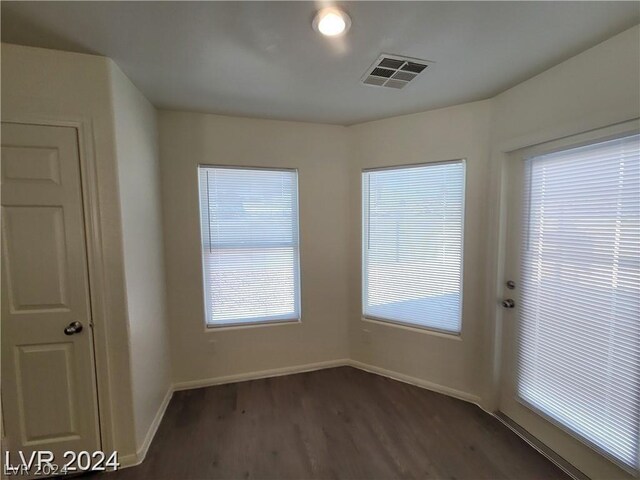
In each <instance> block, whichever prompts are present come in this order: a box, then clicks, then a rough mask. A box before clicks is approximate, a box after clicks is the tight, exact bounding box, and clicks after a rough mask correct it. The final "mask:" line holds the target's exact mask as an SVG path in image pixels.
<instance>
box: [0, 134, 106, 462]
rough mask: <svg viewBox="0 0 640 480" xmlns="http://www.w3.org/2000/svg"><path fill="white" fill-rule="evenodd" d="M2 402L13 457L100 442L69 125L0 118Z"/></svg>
mask: <svg viewBox="0 0 640 480" xmlns="http://www.w3.org/2000/svg"><path fill="white" fill-rule="evenodd" d="M76 322H78V323H76ZM73 325H76V328H75V329H74V328H73ZM80 325H82V329H81V330H80V328H79V326H80ZM70 326H71V327H72V328H69V327H70ZM74 330H75V333H74ZM2 403H3V417H4V422H5V428H6V431H5V434H6V436H7V445H8V449H9V450H10V452H11V454H12V457H11V458H12V460H14V461H15V460H17V457H16V455H17V452H18V451H22V452H24V454H25V455H30V454H31V452H33V451H35V450H48V451H52V452H54V454H55V456H56V463H57V462H60V463H62V460H63V453H64V452H65V451H67V450H73V451H80V450H87V451H95V450H99V449H100V438H99V428H98V407H97V394H96V382H95V369H94V356H93V340H92V331H91V311H90V304H89V282H88V272H87V256H86V244H85V230H84V222H83V208H82V188H81V181H80V163H79V156H78V141H77V134H76V130H75V129H74V128H68V127H54V126H39V125H20V124H11V123H3V124H2ZM12 464H13V462H12Z"/></svg>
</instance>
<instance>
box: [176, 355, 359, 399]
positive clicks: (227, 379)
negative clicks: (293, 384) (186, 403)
mask: <svg viewBox="0 0 640 480" xmlns="http://www.w3.org/2000/svg"><path fill="white" fill-rule="evenodd" d="M349 362H350V360H349V359H346V358H343V359H338V360H327V361H325V362H316V363H306V364H302V365H294V366H291V367H282V368H273V369H269V370H260V371H257V372H247V373H238V374H235V375H226V376H224V377H211V378H203V379H201V380H190V381H186V382H178V383H174V385H173V390H174V391H176V392H177V391H180V390H191V389H193V388H202V387H211V386H214V385H223V384H225V383H236V382H245V381H247V380H258V379H261V378H270V377H281V376H283V375H291V374H294V373H304V372H312V371H314V370H323V369H325V368H333V367H344V366H346V365H349V364H350V363H349Z"/></svg>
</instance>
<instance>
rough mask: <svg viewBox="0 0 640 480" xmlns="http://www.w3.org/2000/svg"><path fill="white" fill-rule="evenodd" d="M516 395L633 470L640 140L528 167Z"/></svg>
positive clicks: (639, 402) (639, 410)
mask: <svg viewBox="0 0 640 480" xmlns="http://www.w3.org/2000/svg"><path fill="white" fill-rule="evenodd" d="M525 170H526V172H527V174H526V176H527V178H526V180H525V185H526V192H525V196H524V198H525V199H528V201H527V202H525V203H526V206H525V210H524V212H525V215H524V224H523V225H524V228H523V230H522V231H523V237H522V253H521V279H520V286H521V289H522V290H521V302H520V327H519V328H520V331H519V332H520V333H519V368H518V395H519V397H520V398H521V399H522V400H523V401H524V402H525V403H526V404H528V405H529V406H530V407H533V408H534V409H535V410H537V411H538V412H539V413H541V414H543V415H545V416H546V417H548V418H550V419H551V420H552V421H554V422H555V423H557V424H559V425H560V426H562V427H564V428H565V429H567V430H568V431H570V432H571V433H572V434H573V435H574V436H577V437H578V438H580V439H581V440H583V441H584V442H586V443H587V444H590V445H591V446H592V447H595V448H596V449H597V450H599V451H600V452H602V453H604V454H605V455H607V456H609V457H610V458H612V459H614V460H615V461H617V462H618V463H619V464H622V465H624V466H626V467H627V468H630V469H637V468H638V456H639V455H640V453H639V452H640V445H639V443H640V440H639V439H640V136H638V135H636V136H630V137H626V138H622V139H616V140H610V141H606V142H602V143H597V144H592V145H588V146H584V147H580V148H574V149H570V150H565V151H561V152H557V153H551V154H547V155H542V156H538V157H534V158H531V159H529V160H527V161H526V168H525Z"/></svg>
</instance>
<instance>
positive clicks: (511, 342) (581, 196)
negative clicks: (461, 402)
mask: <svg viewBox="0 0 640 480" xmlns="http://www.w3.org/2000/svg"><path fill="white" fill-rule="evenodd" d="M636 128H637V127H636V126H635V125H633V126H629V125H620V126H618V127H615V128H612V129H606V130H602V131H599V132H591V133H589V134H585V135H581V136H576V137H574V138H568V139H564V140H561V141H558V142H554V143H551V144H548V145H541V146H537V147H534V148H531V149H527V150H523V151H519V152H514V154H512V155H511V157H510V158H509V160H508V162H507V166H506V175H507V192H506V194H507V195H506V197H507V209H508V218H507V242H506V245H507V251H506V256H505V272H504V274H505V276H504V279H505V281H507V280H512V281H514V282H515V288H514V289H509V288H507V287H506V285H505V288H504V290H503V292H502V293H503V298H505V299H506V298H511V299H513V300H514V304H515V307H514V308H511V309H506V310H504V315H503V339H504V342H503V349H502V357H503V369H502V389H501V399H500V410H501V411H502V412H503V413H505V414H506V415H507V416H508V417H510V418H511V419H513V420H514V421H515V422H516V423H518V424H519V425H520V426H522V427H523V428H524V429H525V430H527V431H528V432H529V433H530V434H531V435H533V436H534V437H536V438H537V439H539V440H540V441H542V442H543V443H544V444H546V445H547V446H548V447H550V448H551V449H552V450H554V451H555V452H556V453H558V454H559V455H560V456H562V457H563V458H564V459H566V460H567V461H568V462H569V463H571V464H573V465H574V466H575V467H577V468H578V469H579V470H581V471H582V472H584V473H585V474H586V475H588V476H589V477H591V478H593V479H618V478H619V479H630V478H633V476H632V469H633V468H632V467H628V466H618V465H617V464H616V463H618V464H620V465H622V462H621V461H619V460H618V459H616V458H614V457H613V456H612V455H609V454H608V453H607V452H606V451H605V450H603V449H602V448H599V447H598V445H596V444H595V443H593V442H590V441H589V439H588V438H587V437H585V436H582V435H580V434H579V433H576V432H578V431H581V430H582V431H591V432H594V431H595V430H594V427H593V425H595V424H594V423H591V422H593V421H599V420H597V418H598V416H601V415H604V414H602V413H601V412H604V411H605V410H604V409H607V410H606V412H607V413H606V415H611V416H613V417H614V418H615V415H616V408H617V409H618V410H617V411H618V413H619V414H622V412H624V414H625V415H628V409H626V410H625V409H621V408H622V407H620V405H617V404H616V400H615V395H620V398H622V397H623V396H624V397H625V399H627V397H626V394H622V393H619V392H614V393H613V394H612V395H613V397H614V398H613V399H612V398H605V397H607V392H606V391H604V392H603V391H601V390H597V389H595V387H593V388H592V390H591V394H590V395H588V396H587V397H585V392H587V391H588V389H587V387H585V385H591V384H593V385H598V384H600V383H602V384H604V383H603V382H604V380H603V378H604V377H602V372H601V371H600V370H601V369H599V368H594V369H593V370H590V371H589V370H586V369H585V368H584V367H582V366H581V365H586V363H585V364H583V363H582V362H584V361H586V360H585V359H586V358H587V356H591V357H589V358H593V359H596V358H600V356H601V354H602V350H603V349H602V348H601V345H600V344H594V343H590V342H593V341H594V340H593V339H594V338H596V337H597V338H599V336H601V335H603V333H602V332H601V331H600V330H597V329H602V323H600V324H597V323H590V322H596V317H590V316H589V315H590V314H592V315H596V314H598V315H602V312H601V311H599V312H598V313H594V312H590V311H585V309H584V306H583V305H586V304H588V303H589V302H591V301H593V302H600V301H601V300H600V299H601V295H602V294H601V292H600V290H598V291H597V293H593V291H594V289H593V286H594V285H602V284H603V283H606V282H607V281H609V277H607V275H610V272H609V271H608V270H607V271H604V270H603V268H602V265H601V264H600V263H598V262H599V261H600V260H601V259H602V258H604V257H603V255H604V254H605V253H606V252H609V251H610V246H609V243H607V241H608V240H607V241H605V240H606V239H608V238H609V237H605V236H604V235H605V233H606V234H609V232H610V231H611V227H610V225H611V222H612V220H611V218H614V217H615V215H614V214H615V206H614V207H612V206H611V205H612V203H611V202H609V203H607V202H608V197H607V195H605V194H604V193H606V192H605V190H602V189H603V188H604V187H602V185H606V184H607V183H604V182H607V181H608V180H607V178H609V177H607V176H606V175H610V173H602V174H601V176H598V175H597V173H596V174H594V173H593V172H594V171H595V170H593V169H594V168H596V167H594V165H595V164H594V163H593V162H595V160H594V156H593V155H594V154H593V153H591V156H590V157H585V158H584V159H582V158H575V159H573V160H571V162H573V163H571V164H570V168H569V170H571V171H572V172H573V175H574V177H573V178H567V177H566V176H565V177H560V176H558V175H557V170H553V171H547V170H545V172H547V173H545V175H546V177H545V178H544V182H543V183H542V184H541V183H540V182H538V183H537V184H536V185H537V186H536V188H537V189H538V190H536V191H537V192H538V195H540V191H541V190H540V188H542V189H543V190H544V192H546V193H545V194H544V195H548V197H543V196H538V197H537V198H538V204H537V207H536V210H535V212H536V213H535V214H534V213H533V210H531V209H532V208H533V207H532V206H531V205H532V203H531V202H532V199H531V196H530V195H532V193H531V191H532V189H533V187H531V189H530V188H527V185H525V178H526V176H527V175H526V171H525V168H526V167H525V159H526V158H532V157H539V156H540V155H543V154H546V153H550V152H557V151H563V150H567V149H569V148H573V147H575V146H579V145H588V144H595V143H598V142H602V141H604V140H607V139H611V138H616V137H622V136H625V135H628V134H630V133H634V132H635V131H636ZM591 152H592V151H591ZM633 155H635V154H633ZM554 158H556V157H554ZM603 158H604V157H603ZM562 161H564V162H566V161H567V160H566V159H562ZM602 161H604V160H602ZM611 161H617V159H616V158H614V157H611ZM584 162H591V163H589V165H591V166H590V167H589V168H591V170H590V171H589V172H591V173H588V175H591V176H590V177H585V175H587V173H585V172H586V171H587V170H586V167H585V163H584ZM632 162H636V163H632ZM598 165H600V164H598ZM606 165H609V164H608V163H607V164H606ZM622 165H623V167H621V168H622V169H624V168H627V170H628V169H630V168H632V169H636V168H637V158H635V157H634V159H632V158H631V157H629V161H628V162H627V163H626V164H625V163H624V162H623V163H622ZM563 168H565V167H563ZM598 168H601V167H598ZM607 168H609V167H607ZM616 168H617V167H616ZM607 171H608V170H600V172H607ZM616 171H617V170H616ZM530 178H533V176H531V175H530ZM620 178H623V177H622V176H621V177H620ZM625 178H627V181H628V177H625ZM587 180H588V181H589V182H591V183H587ZM621 181H622V180H621ZM632 181H635V180H632ZM558 182H559V183H558ZM541 185H542V186H541ZM558 185H564V187H562V188H559V187H558ZM585 185H589V186H586V187H585ZM591 185H596V187H593V186H591ZM612 185H614V186H613V187H612V192H614V193H615V188H616V187H615V184H612ZM626 191H628V190H626ZM585 192H596V193H586V194H585ZM638 194H640V192H638ZM625 195H627V196H626V197H625V199H623V200H624V202H627V203H622V200H620V199H619V200H618V203H617V205H623V204H624V205H630V204H629V203H628V202H629V198H630V197H629V196H628V194H625ZM592 197H593V198H597V199H598V200H597V201H595V202H593V201H592V200H591V199H592ZM541 198H551V199H552V200H549V202H550V203H548V204H545V205H542V204H541V203H539V202H540V199H541ZM560 198H561V199H562V201H559V199H560ZM636 198H637V197H636ZM585 202H586V203H585ZM615 204H616V203H615V202H614V205H615ZM541 205H542V206H541ZM525 208H527V210H531V212H532V213H531V215H527V213H526V212H525ZM576 212H577V213H576ZM611 212H613V214H612V213H611ZM634 218H635V217H634ZM531 222H544V229H541V230H539V231H538V232H537V235H538V236H537V237H535V236H532V235H534V233H535V232H536V229H535V228H533V227H532V223H531ZM607 222H608V223H607ZM540 225H542V223H540ZM637 228H638V225H637V222H636V221H635V220H631V223H630V224H629V225H628V227H625V230H624V235H628V234H629V232H632V230H633V231H635V232H637ZM634 229H635V230H634ZM540 232H543V235H544V241H542V242H541V240H540V239H541V238H542V237H540ZM576 235H577V236H576ZM634 235H635V233H634ZM574 237H575V238H576V239H577V240H578V241H576V242H574V243H571V242H573V240H571V239H573V238H574ZM596 237H597V238H598V240H597V241H594V240H593V239H594V238H596ZM568 239H569V240H568ZM532 242H533V243H532ZM589 242H591V243H589ZM541 245H544V247H543V248H542V250H539V249H540V248H541ZM585 245H589V248H586V247H585ZM591 245H593V246H591ZM532 249H534V250H535V251H536V252H538V253H536V255H540V258H542V259H544V260H543V263H540V264H536V268H534V269H532V268H531V259H532V258H534V257H533V256H532V253H531V252H532V251H533V250H532ZM523 252H528V253H526V254H524V255H523ZM603 252H604V253H603ZM611 252H612V255H614V252H613V250H611ZM629 253H630V251H629V252H626V253H625V254H624V255H621V256H620V258H621V260H620V261H621V262H622V261H625V262H628V261H629V259H630V258H631V257H628V256H625V255H628V254H629ZM638 253H640V252H638V251H636V252H635V260H634V261H636V262H637V258H638V257H637V255H638ZM521 255H522V257H521ZM615 255H617V252H616V253H615ZM591 257H593V260H591ZM525 258H528V260H527V262H529V263H526V265H528V267H527V268H528V270H525V271H526V272H527V273H526V275H527V276H526V278H525V277H523V272H521V265H523V260H524V259H525ZM536 258H538V257H536ZM589 262H592V263H591V264H590V263H589ZM567 265H569V266H570V268H573V269H574V270H573V272H572V273H571V274H568V273H567V272H568V271H569V270H567V268H568V267H567ZM616 265H617V264H616ZM627 270H628V268H627ZM587 277H588V278H589V281H588V282H585V281H584V278H587ZM543 287H544V288H543ZM525 289H526V290H525ZM531 292H551V293H552V296H551V297H548V298H544V296H542V297H541V296H538V294H537V293H536V295H532V293H531ZM559 292H560V293H561V294H560V295H559V294H558V293H559ZM620 292H621V293H620V295H622V294H623V291H622V290H620ZM540 295H542V294H540ZM612 296H615V295H613V294H612ZM596 297H597V298H596ZM594 299H595V300H594ZM525 300H526V301H527V302H528V303H527V305H526V306H525V307H522V308H523V310H524V311H521V310H520V307H521V306H522V302H523V301H525ZM567 305H572V308H571V309H568V308H567ZM534 307H535V308H534ZM573 307H575V308H573ZM598 310H600V309H598ZM525 312H526V313H525ZM538 312H539V313H538ZM638 313H639V312H634V311H626V313H625V314H624V315H625V319H624V322H626V324H627V325H629V322H630V321H631V322H632V321H640V317H639V316H638ZM522 315H527V316H525V317H522ZM538 315H539V316H538ZM611 315H612V316H614V313H612V314H611ZM634 315H635V316H634ZM534 317H535V318H537V319H538V320H536V322H537V323H535V322H534V323H532V322H533V320H532V318H534ZM525 318H527V319H528V320H527V322H528V324H527V323H526V322H525V321H524V319H525ZM590 318H591V320H590ZM614 318H617V317H615V316H614ZM634 319H635V320H634ZM576 322H577V323H576ZM614 324H615V323H614ZM575 325H579V326H580V328H579V329H576V327H575ZM532 328H534V330H532ZM625 328H627V327H625ZM535 329H540V333H539V334H538V333H532V332H534V331H535ZM571 329H573V330H571ZM549 331H553V332H554V334H553V335H556V333H555V332H559V333H558V334H557V335H560V336H553V335H552V336H550V335H549V333H548V332H549ZM612 331H613V333H610V334H609V337H608V338H609V341H610V348H608V349H607V348H605V349H604V350H605V351H608V352H609V354H611V352H612V351H614V350H615V349H614V348H613V345H614V343H615V340H614V338H615V337H614V336H615V335H616V332H615V329H613V330H612ZM631 331H633V330H631ZM543 332H544V333H543ZM538 335H540V336H539V337H538ZM533 337H535V338H545V339H546V340H545V342H544V343H535V344H534V343H532V341H531V338H533ZM585 339H586V340H585ZM525 340H526V342H525ZM623 340H624V341H625V342H627V344H629V345H631V344H632V341H629V340H628V339H626V337H625V339H623ZM585 342H586V343H585ZM583 344H587V347H584V345H583ZM595 347H597V348H595ZM524 349H527V351H526V352H525V351H524ZM618 351H620V350H618ZM536 352H537V353H536ZM605 353H606V352H605ZM525 354H526V355H527V356H528V360H527V361H528V362H530V363H528V364H527V365H529V369H524V368H523V367H521V366H520V362H523V361H524V356H525ZM583 355H585V357H583ZM616 355H617V357H616V358H614V361H613V364H614V365H615V364H617V363H616V362H623V363H624V362H627V363H628V362H629V358H634V357H633V355H634V354H633V353H632V352H629V355H630V356H627V355H623V357H624V358H622V357H621V356H620V354H616ZM533 356H536V357H537V358H541V359H543V358H544V359H549V358H555V359H557V361H556V362H555V363H552V364H549V363H546V364H544V365H546V367H545V368H547V369H548V368H549V365H551V370H544V368H542V367H540V369H539V370H536V372H535V373H532V370H531V368H530V366H531V365H532V363H531V359H532V358H533ZM611 358H613V357H611ZM545 361H546V360H545ZM589 361H591V360H589ZM576 362H578V363H580V365H578V364H577V363H576ZM522 365H525V364H522ZM536 368H537V367H536ZM521 370H522V372H523V375H526V378H525V376H523V377H522V379H523V380H521V382H522V383H519V380H518V373H519V371H521ZM545 372H548V374H547V373H545ZM558 372H561V373H560V374H559V373H558ZM562 372H567V374H564V373H562ZM568 372H572V373H571V374H568ZM612 372H613V375H616V370H615V368H613V369H612ZM617 373H618V374H619V373H620V372H617ZM532 375H537V376H536V377H535V378H534V377H532ZM558 378H561V379H563V382H562V383H557V380H558ZM532 379H533V380H532ZM599 382H600V383H599ZM624 385H627V386H628V385H630V384H629V383H625V384H624ZM631 385H633V383H631ZM519 388H520V392H521V393H520V394H519V393H518V392H519ZM531 388H536V389H537V390H535V391H533V392H532V391H531ZM589 388H591V387H589ZM567 392H573V396H572V395H571V394H570V393H569V394H568V393H567ZM520 397H525V398H534V399H535V398H543V400H544V401H547V400H548V401H556V404H555V405H559V403H557V400H554V398H555V399H558V398H560V399H561V400H560V402H561V408H567V406H568V408H569V409H568V410H564V411H563V412H561V413H562V414H560V413H556V415H555V416H554V415H551V414H546V413H544V412H543V410H544V407H542V406H541V407H537V406H536V405H533V404H531V403H529V402H528V401H527V400H523V399H522V398H520ZM603 399H604V400H603ZM544 401H543V402H542V403H543V404H544ZM534 403H535V401H534ZM538 403H540V402H538ZM605 403H607V404H606V405H605ZM554 408H555V407H554ZM610 409H611V410H610ZM556 412H557V410H556ZM563 416H564V417H565V418H572V419H574V421H576V422H578V424H577V426H576V425H575V424H574V425H573V427H572V426H569V425H567V424H565V423H567V422H563V421H560V420H557V418H562V417H563ZM609 418H611V417H609ZM594 419H596V420H594ZM608 421H609V422H610V423H609V424H606V422H605V423H602V425H603V426H602V430H600V431H599V432H598V431H595V432H596V434H597V435H600V434H601V435H605V436H606V435H608V433H606V432H605V430H604V429H605V428H607V427H608V426H611V425H612V424H613V423H615V421H614V422H613V423H611V421H610V420H608ZM580 422H585V423H580ZM585 425H587V428H582V427H584V426H585ZM597 425H600V423H598V424H597ZM617 425H620V424H619V423H617ZM580 426H582V427H580ZM597 428H600V427H597ZM609 438H612V437H609ZM614 442H615V439H614ZM638 455H639V458H640V452H638Z"/></svg>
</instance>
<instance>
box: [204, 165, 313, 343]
mask: <svg viewBox="0 0 640 480" xmlns="http://www.w3.org/2000/svg"><path fill="white" fill-rule="evenodd" d="M207 168H216V169H229V170H263V171H270V172H289V173H294V174H295V175H294V177H295V182H294V188H295V194H296V215H297V223H296V227H297V228H296V235H297V238H298V242H297V246H293V248H294V249H295V253H296V255H297V263H296V266H295V268H294V272H293V274H294V290H295V291H294V300H293V301H294V310H295V313H296V315H295V316H292V317H291V318H274V319H262V320H254V319H248V320H241V321H228V322H213V323H210V322H209V321H208V319H209V318H210V307H209V306H208V295H207V292H206V285H207V280H206V267H205V262H204V254H205V252H204V249H205V245H204V242H203V238H204V235H203V224H202V221H201V218H202V205H201V203H200V198H201V191H200V173H201V172H202V171H205V170H206V169H207ZM196 181H197V191H198V227H199V233H200V237H199V241H198V243H199V246H200V250H199V253H200V257H199V259H200V269H201V278H202V305H203V308H204V316H203V320H204V322H203V323H204V330H205V332H211V331H214V330H216V331H218V330H223V329H238V328H255V327H264V326H278V325H295V324H300V323H302V277H301V275H300V259H301V253H300V251H301V238H300V188H299V171H298V169H297V168H289V167H263V166H260V167H257V166H247V165H221V164H210V163H199V164H198V165H197V166H196ZM273 248H282V247H281V246H280V247H278V246H274V247H273ZM296 287H297V288H296ZM258 318H259V317H258Z"/></svg>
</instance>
